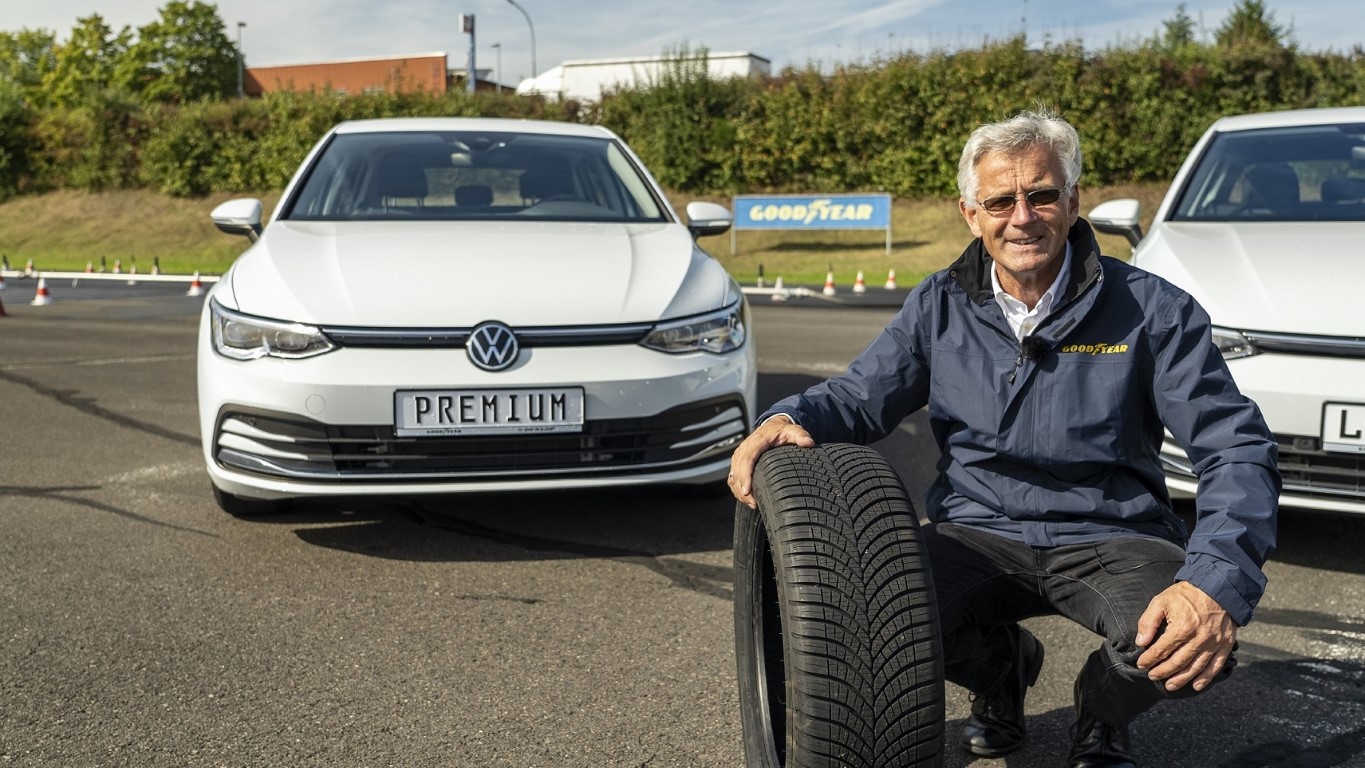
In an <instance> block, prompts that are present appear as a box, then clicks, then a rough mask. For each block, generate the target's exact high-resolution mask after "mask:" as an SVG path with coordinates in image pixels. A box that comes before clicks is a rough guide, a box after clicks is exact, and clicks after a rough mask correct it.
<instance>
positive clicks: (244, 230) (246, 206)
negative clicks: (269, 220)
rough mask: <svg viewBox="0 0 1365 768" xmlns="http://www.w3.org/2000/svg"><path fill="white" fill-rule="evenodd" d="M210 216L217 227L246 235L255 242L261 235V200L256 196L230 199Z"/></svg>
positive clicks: (231, 233)
mask: <svg viewBox="0 0 1365 768" xmlns="http://www.w3.org/2000/svg"><path fill="white" fill-rule="evenodd" d="M209 216H211V217H212V218H213V225H214V226H215V227H218V229H220V230H222V231H224V232H226V233H228V234H229V235H245V236H246V238H247V239H248V240H250V241H251V242H253V243H254V242H256V239H257V238H258V237H260V235H261V201H260V200H257V199H255V198H247V197H244V198H238V199H236V200H229V201H227V202H226V203H223V204H222V205H219V206H218V207H217V208H214V209H213V213H211V214H209Z"/></svg>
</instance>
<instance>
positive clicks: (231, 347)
mask: <svg viewBox="0 0 1365 768" xmlns="http://www.w3.org/2000/svg"><path fill="white" fill-rule="evenodd" d="M210 311H211V312H212V313H213V314H212V319H211V322H210V326H211V327H212V329H213V348H214V350H215V351H217V352H218V354H220V355H222V356H223V357H230V358H232V359H233V360H255V359H256V358H259V357H285V358H300V357H313V356H314V355H321V354H325V353H327V352H331V351H332V350H334V349H336V345H335V344H333V343H332V341H331V339H328V338H327V335H326V334H324V333H323V332H322V331H321V330H319V329H317V328H315V327H313V326H311V325H304V324H302V323H285V322H280V321H278V320H267V319H265V318H263V317H252V316H251V315H243V314H241V313H240V312H233V311H232V310H230V309H226V308H224V307H223V306H222V305H220V304H219V303H218V302H216V301H214V302H211V305H210Z"/></svg>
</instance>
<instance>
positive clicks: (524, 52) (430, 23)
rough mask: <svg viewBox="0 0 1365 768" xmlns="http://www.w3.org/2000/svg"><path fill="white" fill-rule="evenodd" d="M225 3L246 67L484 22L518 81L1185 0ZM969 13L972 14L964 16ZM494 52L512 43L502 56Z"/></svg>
mask: <svg viewBox="0 0 1365 768" xmlns="http://www.w3.org/2000/svg"><path fill="white" fill-rule="evenodd" d="M516 2H517V5H519V6H520V7H521V8H523V9H525V11H526V12H527V13H528V14H529V15H530V24H529V25H528V23H527V18H526V16H524V15H523V14H522V13H521V11H519V10H518V9H517V7H516V6H514V5H512V4H510V3H509V2H508V0H327V2H322V0H222V1H221V2H217V3H216V5H217V7H218V12H219V15H220V16H221V17H222V18H223V21H224V22H225V24H226V26H227V28H228V32H229V36H230V37H233V38H234V39H235V37H236V35H237V31H238V30H237V22H239V21H240V22H245V23H246V27H245V28H243V29H242V30H241V39H242V49H243V51H244V52H245V55H246V59H247V64H248V65H256V66H268V65H274V64H296V63H308V62H315V61H326V60H330V59H346V58H367V57H377V56H399V55H404V54H413V53H433V52H438V51H444V52H446V53H447V54H448V55H449V64H450V66H451V67H463V66H465V64H466V59H467V55H468V50H469V38H468V36H466V35H464V34H463V33H462V32H461V31H460V27H459V19H458V17H459V15H460V14H462V13H467V14H473V15H474V17H475V42H476V43H477V49H476V56H477V64H476V65H477V66H478V68H479V69H481V70H484V69H496V68H498V64H499V62H500V63H501V71H500V73H499V74H498V75H497V77H498V79H499V80H501V81H503V82H504V83H508V84H515V83H516V82H517V81H519V80H520V79H521V78H523V77H528V76H530V75H531V74H532V70H531V58H532V46H531V35H532V30H533V29H534V34H535V49H534V51H535V61H536V68H537V69H539V70H540V71H542V72H543V71H544V70H546V69H549V68H550V67H553V66H555V65H557V64H559V63H560V62H562V61H564V60H566V59H583V58H596V57H616V56H649V55H658V54H660V53H663V52H665V51H672V50H677V49H678V48H680V47H683V46H686V47H689V48H691V49H694V50H695V49H697V48H702V47H704V48H706V49H708V50H711V51H715V52H718V53H719V52H732V51H748V52H751V53H756V54H758V55H760V56H763V57H765V58H767V59H769V60H770V61H772V64H773V70H774V71H777V70H778V69H780V68H782V67H784V66H788V65H791V66H797V67H801V66H805V65H807V64H811V63H815V64H817V65H819V66H821V67H822V68H824V69H826V70H828V69H829V68H830V67H831V66H832V65H833V64H836V63H857V62H868V61H871V60H875V59H877V58H884V57H886V56H887V55H888V54H891V53H897V52H902V51H905V50H913V51H919V52H927V51H930V50H936V49H952V48H962V47H975V46H977V45H979V44H980V43H981V41H982V40H984V39H986V38H992V39H1000V38H1006V37H1010V36H1013V35H1016V34H1018V33H1020V32H1024V33H1025V34H1027V36H1028V40H1029V42H1030V44H1033V45H1041V44H1042V43H1043V42H1045V41H1047V40H1052V41H1054V42H1057V41H1068V40H1080V41H1082V43H1083V44H1084V45H1085V46H1086V47H1087V48H1090V49H1098V48H1103V47H1105V46H1109V45H1114V44H1120V43H1123V42H1125V41H1132V40H1136V39H1142V38H1146V37H1149V36H1151V35H1153V34H1156V33H1157V32H1159V31H1160V30H1161V29H1162V21H1164V20H1167V19H1170V18H1172V17H1173V16H1174V15H1175V13H1176V8H1177V7H1178V6H1179V5H1180V3H1179V0H1053V1H1052V2H1048V1H1047V0H972V2H969V3H963V2H953V1H952V0H881V1H880V2H877V1H875V0H846V1H845V2H842V3H831V2H828V1H827V0H825V1H821V2H817V1H816V0H748V1H747V2H743V1H742V0H682V1H681V2H679V1H678V0H670V2H658V0H636V1H635V2H622V1H621V0H572V1H570V0H516ZM165 4H166V0H37V1H36V2H35V1H33V0H29V2H13V3H6V5H7V6H9V7H7V8H6V10H5V11H4V13H3V15H0V28H2V29H5V30H10V31H13V30H17V29H21V28H30V29H33V28H41V29H48V30H52V31H55V32H56V33H57V36H58V38H59V39H64V38H65V37H66V36H67V35H69V34H70V31H71V28H72V27H73V26H75V24H76V19H77V18H79V17H81V16H87V15H89V14H91V13H99V14H100V15H102V16H103V17H104V18H105V21H106V22H108V23H109V24H110V26H112V27H114V28H115V29H118V28H121V27H123V26H125V25H127V26H131V27H133V28H137V27H139V26H141V25H143V24H146V23H148V22H151V21H154V20H155V19H156V18H157V14H158V10H159V9H160V8H161V7H162V6H164V5H165ZM1265 4H1266V7H1267V8H1269V10H1270V11H1271V13H1272V14H1273V18H1274V20H1275V21H1276V22H1277V23H1279V24H1281V25H1284V26H1286V27H1289V28H1291V29H1292V31H1293V37H1294V39H1295V40H1296V41H1297V42H1298V43H1299V45H1300V47H1301V48H1302V49H1305V50H1310V51H1339V52H1346V51H1349V50H1351V49H1352V47H1353V46H1357V45H1365V25H1361V24H1360V23H1359V9H1360V0H1265ZM1233 5H1234V0H1187V2H1185V8H1186V12H1187V13H1188V14H1189V15H1190V16H1191V18H1193V19H1194V20H1195V22H1196V24H1197V26H1198V27H1199V29H1200V32H1201V34H1202V35H1204V36H1206V37H1211V36H1212V34H1213V31H1214V30H1215V29H1217V27H1218V25H1219V24H1220V23H1221V22H1222V21H1223V19H1224V18H1225V17H1226V16H1227V14H1228V11H1229V10H1230V9H1231V8H1232V7H1233ZM964 9H966V10H964ZM494 43H500V47H499V48H497V49H495V48H494V47H493V44H494Z"/></svg>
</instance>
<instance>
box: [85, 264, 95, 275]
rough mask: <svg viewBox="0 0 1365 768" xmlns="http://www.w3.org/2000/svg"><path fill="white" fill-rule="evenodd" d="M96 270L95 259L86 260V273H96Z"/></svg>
mask: <svg viewBox="0 0 1365 768" xmlns="http://www.w3.org/2000/svg"><path fill="white" fill-rule="evenodd" d="M94 272H95V262H93V261H87V262H85V273H86V274H87V275H89V274H94Z"/></svg>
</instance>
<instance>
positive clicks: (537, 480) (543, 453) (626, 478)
mask: <svg viewBox="0 0 1365 768" xmlns="http://www.w3.org/2000/svg"><path fill="white" fill-rule="evenodd" d="M526 355H527V359H526V360H525V361H523V362H522V363H521V364H518V365H517V366H514V367H513V368H511V369H509V370H507V371H502V372H498V373H489V372H486V371H482V370H479V369H477V368H475V367H474V366H473V365H472V364H470V363H469V361H468V359H467V358H466V356H465V354H464V351H463V350H461V349H383V348H343V349H340V350H337V351H334V352H331V353H328V354H325V355H321V356H318V357H314V358H308V359H303V360H280V359H274V358H263V359H259V360H251V361H246V362H241V361H235V360H228V359H225V358H223V357H221V356H219V355H217V354H216V353H215V352H213V350H212V349H211V348H210V347H209V342H208V340H207V334H205V333H201V339H200V348H199V377H198V379H199V418H200V429H201V434H202V435H203V440H202V442H203V454H204V460H205V464H206V466H207V468H208V473H209V475H210V478H211V479H212V481H213V483H214V485H215V486H217V487H218V488H219V489H221V490H223V491H226V492H228V493H231V494H233V495H237V496H244V497H249V498H258V499H284V498H298V497H310V496H335V495H392V494H439V493H459V492H489V491H507V490H545V489H567V488H596V487H606V486H620V485H639V484H652V483H710V482H715V481H719V480H722V479H723V478H724V477H725V474H726V472H727V471H728V466H729V456H730V453H731V451H732V450H733V448H734V446H735V445H737V444H738V443H739V441H740V440H742V439H743V437H744V436H745V435H746V434H747V433H748V425H749V424H750V422H751V420H752V417H753V414H754V406H755V389H756V366H755V363H754V355H753V344H752V342H750V343H748V344H746V345H745V346H744V347H742V348H741V349H739V350H736V351H734V352H731V353H728V354H724V355H714V354H708V353H691V354H684V355H669V354H664V353H661V352H657V351H653V350H649V349H646V348H644V347H640V346H638V345H633V344H628V345H614V346H600V347H592V348H577V347H547V348H537V349H533V350H526ZM537 386H581V387H583V390H584V398H585V407H584V410H585V423H584V428H583V431H582V432H576V433H569V434H548V435H525V436H461V437H402V438H400V437H398V436H397V435H396V434H395V430H394V414H393V410H394V403H393V397H394V392H395V391H396V390H403V389H441V388H460V389H469V388H474V389H481V388H487V389H492V388H499V387H537Z"/></svg>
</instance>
